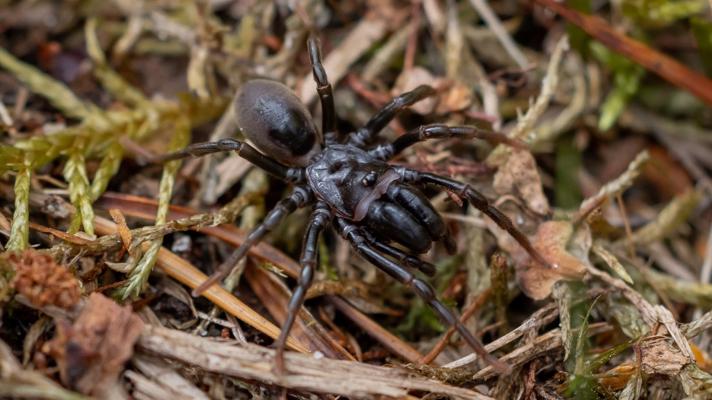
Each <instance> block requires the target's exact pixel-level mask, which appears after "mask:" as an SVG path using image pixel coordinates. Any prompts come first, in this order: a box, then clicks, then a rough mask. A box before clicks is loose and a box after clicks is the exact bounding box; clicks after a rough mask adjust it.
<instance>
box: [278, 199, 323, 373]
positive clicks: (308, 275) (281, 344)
mask: <svg viewBox="0 0 712 400" xmlns="http://www.w3.org/2000/svg"><path fill="white" fill-rule="evenodd" d="M330 219H331V213H330V212H329V207H328V206H327V205H326V204H324V203H322V202H319V203H317V205H316V207H314V211H313V212H312V214H311V216H310V217H309V226H307V230H306V232H305V233H304V240H303V242H302V256H301V258H300V260H299V263H300V264H301V266H302V271H301V272H300V274H299V280H298V282H297V287H296V288H295V289H294V293H292V298H291V299H289V305H288V306H287V318H286V319H285V320H284V323H283V324H282V330H281V332H280V333H279V338H277V341H276V342H275V348H276V352H275V355H274V368H275V372H276V373H277V374H280V375H281V374H283V373H284V371H285V369H284V348H285V346H286V343H287V337H288V336H289V331H291V330H292V325H294V320H295V319H296V317H297V313H298V312H299V309H300V308H301V307H302V305H303V304H304V296H305V295H306V294H307V290H309V287H310V286H311V283H312V279H313V278H314V270H315V269H316V264H317V259H318V246H319V234H320V233H321V232H322V231H323V230H324V228H325V227H326V225H327V224H328V223H329V220H330Z"/></svg>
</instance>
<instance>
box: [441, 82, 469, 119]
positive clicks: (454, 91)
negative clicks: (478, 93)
mask: <svg viewBox="0 0 712 400" xmlns="http://www.w3.org/2000/svg"><path fill="white" fill-rule="evenodd" d="M439 98H440V102H439V103H438V107H437V109H436V110H435V112H436V113H437V114H447V113H450V112H454V111H461V110H464V109H466V108H467V107H469V106H470V104H472V99H473V94H472V88H471V87H470V86H468V85H466V84H464V83H462V82H454V83H453V84H452V85H450V87H449V88H448V89H447V90H446V91H445V92H443V93H442V94H441V95H440V96H439Z"/></svg>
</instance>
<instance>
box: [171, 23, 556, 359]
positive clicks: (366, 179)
mask: <svg viewBox="0 0 712 400" xmlns="http://www.w3.org/2000/svg"><path fill="white" fill-rule="evenodd" d="M307 45H308V48H309V55H310V58H311V62H312V71H313V73H314V79H315V81H316V83H317V91H318V93H319V97H320V100H321V106H322V113H323V117H322V129H321V133H320V132H319V131H318V130H317V129H316V127H315V126H314V124H313V122H312V118H311V116H310V114H309V111H308V110H307V109H306V107H305V106H304V105H303V104H302V103H301V102H299V100H298V98H297V97H296V96H295V95H294V93H292V91H290V90H289V89H288V88H287V87H286V86H284V85H282V84H281V83H278V82H273V81H268V80H264V79H256V80H252V81H249V82H247V83H245V84H243V85H242V87H241V88H240V90H239V91H238V93H237V95H236V97H235V101H234V103H233V107H235V110H234V111H235V115H236V117H237V122H238V124H239V125H240V128H241V129H242V131H243V133H244V134H245V136H246V137H247V138H248V139H250V141H251V142H252V143H254V144H255V146H257V148H258V149H259V150H260V151H261V152H260V151H258V150H257V149H255V148H253V147H252V146H250V145H249V144H247V143H244V142H241V141H239V140H235V139H223V140H221V141H218V142H207V143H196V144H193V145H191V146H188V147H187V148H185V149H184V150H181V151H179V152H176V153H172V154H168V155H165V156H163V157H161V159H162V160H164V161H165V160H172V159H178V158H184V157H189V156H200V155H204V154H209V153H214V152H220V151H235V152H236V153H237V154H238V155H240V156H241V157H243V158H245V159H247V160H248V161H250V162H252V163H253V164H254V165H256V166H258V167H260V168H262V169H264V170H265V171H267V172H268V173H270V174H271V175H273V176H275V177H277V178H279V179H282V180H284V181H286V182H290V183H292V184H293V189H292V193H291V194H290V195H289V196H288V197H286V198H285V199H283V200H281V201H280V202H279V203H278V204H277V205H276V206H275V208H274V209H272V210H271V211H270V212H269V213H267V215H266V216H265V219H264V221H263V222H262V223H261V224H260V225H258V226H257V227H256V228H255V229H253V230H252V231H251V232H250V234H249V235H248V236H247V238H246V240H245V241H244V242H243V243H242V245H240V247H239V248H238V249H237V250H235V252H234V253H233V254H232V255H231V256H230V257H229V258H228V259H227V260H225V261H224V262H223V264H222V265H221V266H220V267H219V268H218V269H217V271H216V272H215V273H214V274H213V275H212V276H211V277H210V278H209V279H208V280H206V281H205V282H204V283H203V284H201V285H200V286H199V287H198V288H196V289H195V290H194V292H193V293H194V294H195V295H199V294H200V293H202V292H203V291H204V290H205V289H207V288H208V287H209V286H211V285H212V284H214V283H216V282H217V281H218V280H220V279H221V278H223V277H224V276H225V275H227V274H228V273H229V272H230V271H231V270H232V269H233V268H234V267H235V265H237V263H238V261H239V260H240V259H241V258H242V257H244V256H245V254H247V251H248V250H249V248H250V247H251V246H252V245H254V244H255V243H257V242H258V241H259V240H260V239H261V238H262V237H264V236H265V234H267V232H269V231H270V230H271V229H273V228H274V227H275V226H276V225H278V224H279V223H280V222H281V221H282V220H283V219H284V217H285V216H287V215H288V214H290V213H291V212H293V211H294V210H296V209H297V208H300V207H304V206H307V205H311V206H312V214H311V216H310V218H309V225H308V226H307V228H306V233H305V235H304V242H303V248H302V255H301V258H300V263H301V266H302V272H301V274H300V277H299V281H298V285H297V287H296V289H295V290H294V294H293V295H292V299H291V300H290V303H289V307H288V314H287V319H286V321H285V322H284V325H283V327H282V331H281V334H280V337H279V338H278V339H277V342H276V346H277V358H276V366H277V369H278V370H279V371H282V370H283V367H284V365H283V362H284V361H283V357H282V355H283V351H284V346H285V343H286V339H287V335H288V333H289V331H290V329H291V327H292V324H293V323H294V318H295V315H296V313H297V311H298V310H299V307H301V305H302V304H303V302H304V296H305V294H306V291H307V289H308V288H309V286H310V285H311V282H312V278H313V275H314V268H315V266H316V263H317V241H318V238H319V234H320V233H321V231H322V230H324V229H325V228H326V227H327V226H328V225H329V224H331V226H333V227H334V229H335V230H336V231H337V232H338V233H339V234H340V235H341V236H342V237H343V238H344V239H346V240H348V241H349V242H350V243H351V245H352V247H353V248H354V250H355V251H356V252H357V253H359V254H360V255H361V256H362V257H363V258H365V259H366V260H368V261H369V262H371V263H373V264H374V265H376V266H377V267H378V268H380V269H381V270H383V271H384V272H386V273H387V274H388V275H390V276H392V277H393V278H394V279H396V280H397V281H399V282H401V283H403V284H405V285H408V286H410V287H411V288H412V289H413V290H414V291H415V292H416V293H417V294H418V295H419V296H420V297H422V298H423V300H424V301H425V302H426V303H427V304H428V305H429V306H430V307H432V308H433V309H434V310H435V312H436V313H437V314H438V316H439V317H440V318H441V319H442V320H443V321H444V322H445V323H447V324H449V325H451V326H454V327H455V328H456V329H457V331H458V332H459V333H460V334H461V335H462V337H463V338H464V339H465V340H466V341H467V343H468V344H469V345H470V347H472V348H473V349H474V350H475V351H476V352H477V353H478V354H479V355H480V356H482V357H483V358H484V359H485V360H486V361H487V362H489V363H490V364H492V365H493V366H494V367H495V368H497V369H499V370H501V371H504V370H507V369H508V366H507V365H506V364H505V363H503V362H502V361H500V360H498V359H496V358H495V357H493V356H492V355H490V354H489V353H487V351H486V350H485V349H484V347H483V346H482V344H481V343H480V341H479V340H477V338H475V337H474V336H473V335H472V333H471V332H469V331H468V330H467V329H466V328H465V326H464V325H463V324H461V323H460V321H459V320H458V319H457V317H456V316H455V314H454V313H453V312H452V311H451V310H450V309H448V308H447V307H445V305H443V303H442V302H440V300H438V299H437V297H436V296H435V292H434V291H433V289H432V287H430V285H429V284H428V283H426V282H425V281H423V280H421V279H419V278H418V277H417V276H416V275H415V274H414V273H413V269H419V270H421V271H423V272H425V273H427V274H432V273H434V271H435V267H434V266H433V265H432V264H429V263H427V262H425V261H422V260H420V259H419V258H418V257H417V254H420V253H424V252H426V251H427V250H428V249H429V248H430V247H431V245H432V243H433V242H434V241H442V242H443V243H444V245H445V247H446V248H447V249H448V251H450V252H452V251H454V242H453V241H452V239H451V238H450V236H449V235H448V231H447V229H446V227H445V224H444V223H443V220H442V218H441V217H440V215H439V214H438V213H437V212H436V211H435V209H434V208H433V206H432V205H431V204H430V202H429V201H428V199H427V197H425V196H424V195H423V194H422V192H421V191H420V189H418V187H422V186H424V185H431V186H434V187H439V188H441V189H445V190H449V191H451V192H453V193H454V194H456V195H458V196H460V197H462V198H464V199H466V200H468V201H469V202H470V203H471V204H472V205H473V206H475V207H477V208H478V209H479V210H481V211H482V212H483V213H484V214H486V215H487V216H489V217H490V218H492V220H493V221H495V222H496V223H497V224H498V225H499V226H500V227H502V228H504V229H505V230H507V232H509V233H510V234H511V235H512V236H513V237H514V238H515V239H516V240H517V242H519V244H520V245H521V246H522V247H524V248H525V249H526V250H527V251H528V252H529V254H530V255H531V256H532V257H533V258H534V259H536V260H537V261H538V262H540V263H543V264H546V261H545V260H544V259H542V257H541V256H540V255H539V254H538V253H537V251H536V250H535V249H534V248H533V247H532V245H531V244H530V242H529V240H528V239H527V237H526V236H525V235H524V234H522V233H521V232H520V231H519V230H518V229H517V228H516V227H515V226H514V225H513V224H512V222H511V221H510V220H509V218H507V217H506V216H505V215H504V214H502V213H501V212H500V211H499V210H497V209H496V208H495V207H494V206H492V205H491V204H490V203H489V202H488V200H487V199H486V198H485V197H484V196H482V195H481V194H480V193H479V192H477V191H475V190H474V189H473V188H471V187H470V186H469V185H467V184H464V183H461V182H458V181H455V180H452V179H449V178H446V177H442V176H439V175H435V174H431V173H426V172H420V171H417V170H414V169H409V168H406V167H402V166H394V165H391V164H389V163H388V160H389V159H391V158H392V157H393V156H395V155H396V154H398V153H400V152H401V151H403V150H404V149H405V148H407V147H409V146H411V145H413V144H415V143H417V142H420V141H424V140H428V139H432V138H446V137H459V138H480V139H485V140H489V141H492V142H496V143H507V144H509V145H513V146H519V145H520V144H519V142H515V141H511V140H509V139H507V137H506V136H503V135H500V134H496V133H493V132H487V131H483V130H480V129H478V128H475V127H470V126H455V127H449V126H445V125H437V124H436V125H424V126H421V127H419V128H417V129H415V130H413V131H410V132H408V133H406V134H404V135H402V136H401V137H399V138H398V139H397V140H395V141H394V142H393V143H389V144H385V145H379V146H375V147H374V146H369V144H370V143H371V142H372V141H373V140H374V139H375V138H376V136H377V135H378V133H379V132H380V131H381V130H382V129H383V128H384V127H385V126H386V125H387V124H388V123H389V122H390V121H391V120H392V119H393V118H395V116H396V115H397V114H398V112H399V111H401V110H402V109H403V108H405V107H408V106H410V105H412V104H413V103H415V102H417V101H419V100H421V99H423V98H425V97H428V96H431V95H433V94H434V93H435V91H434V90H433V89H432V88H431V87H429V86H420V87H418V88H416V89H415V90H413V91H411V92H407V93H404V94H403V95H401V96H398V97H396V98H394V99H393V100H392V101H391V102H390V103H388V104H387V105H386V106H385V107H383V109H381V110H380V111H379V112H378V113H377V114H376V115H375V116H374V117H373V118H371V120H370V121H368V123H366V125H365V126H364V127H363V128H361V129H359V130H357V131H356V132H353V133H351V134H349V135H343V136H342V135H340V134H339V133H338V132H337V130H336V112H335V109H334V102H333V94H332V89H331V85H330V84H329V82H328V80H327V77H326V73H325V72H324V68H323V67H322V65H321V59H320V55H319V47H318V43H317V40H316V39H315V38H313V37H312V38H310V39H309V40H308V42H307ZM391 242H395V243H397V244H399V245H400V246H401V247H400V248H399V247H394V246H392V245H391V244H390V243H391ZM401 248H405V249H406V250H401Z"/></svg>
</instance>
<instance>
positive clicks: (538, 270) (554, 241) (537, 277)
mask: <svg viewBox="0 0 712 400" xmlns="http://www.w3.org/2000/svg"><path fill="white" fill-rule="evenodd" d="M573 236H574V228H573V225H571V223H569V222H566V221H547V222H544V223H543V224H541V225H539V229H537V232H536V235H534V237H533V238H532V245H533V246H534V248H535V249H537V251H539V253H540V254H541V255H542V256H543V257H544V258H545V259H546V260H547V261H549V264H550V265H551V266H552V268H546V267H542V266H540V265H539V264H538V263H536V262H534V261H533V260H531V259H530V258H529V257H528V256H524V257H523V255H525V254H526V253H524V250H523V249H521V248H520V247H517V250H518V252H519V253H520V254H518V255H515V259H516V260H518V262H517V282H518V283H519V287H520V288H521V289H522V291H523V292H524V293H525V294H526V295H527V296H529V297H531V298H532V299H535V300H541V299H544V298H546V297H548V296H549V295H550V294H551V290H552V288H553V286H554V284H555V283H556V282H558V281H560V280H562V279H568V280H576V279H581V278H582V277H583V275H584V272H585V271H586V264H587V263H588V260H586V259H580V258H577V257H576V256H574V255H573V254H572V253H571V251H576V252H577V253H578V254H583V249H584V248H585V246H586V242H588V243H589V246H590V240H586V236H587V235H586V234H585V233H577V235H576V238H577V240H574V241H572V244H571V247H572V248H575V250H571V251H569V250H567V245H569V241H570V240H571V239H572V237H573ZM589 236H590V235H589ZM574 242H576V243H574ZM521 253H524V254H521ZM523 260H527V261H526V262H525V261H523Z"/></svg>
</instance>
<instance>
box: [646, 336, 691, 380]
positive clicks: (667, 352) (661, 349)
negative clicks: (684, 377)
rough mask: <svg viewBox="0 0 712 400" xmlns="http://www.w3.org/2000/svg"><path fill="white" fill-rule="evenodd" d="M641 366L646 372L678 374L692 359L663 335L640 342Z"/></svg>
mask: <svg viewBox="0 0 712 400" xmlns="http://www.w3.org/2000/svg"><path fill="white" fill-rule="evenodd" d="M640 354H641V358H642V360H641V368H642V370H643V372H645V373H646V374H662V375H670V376H673V375H677V374H678V373H680V371H681V370H682V367H684V366H685V365H687V364H688V363H689V362H690V360H689V359H688V358H687V357H686V356H685V355H684V354H682V352H681V351H680V349H678V348H676V347H675V346H673V345H672V344H671V343H669V342H668V340H667V338H665V337H663V336H652V337H650V338H647V339H644V340H643V341H641V342H640Z"/></svg>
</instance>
